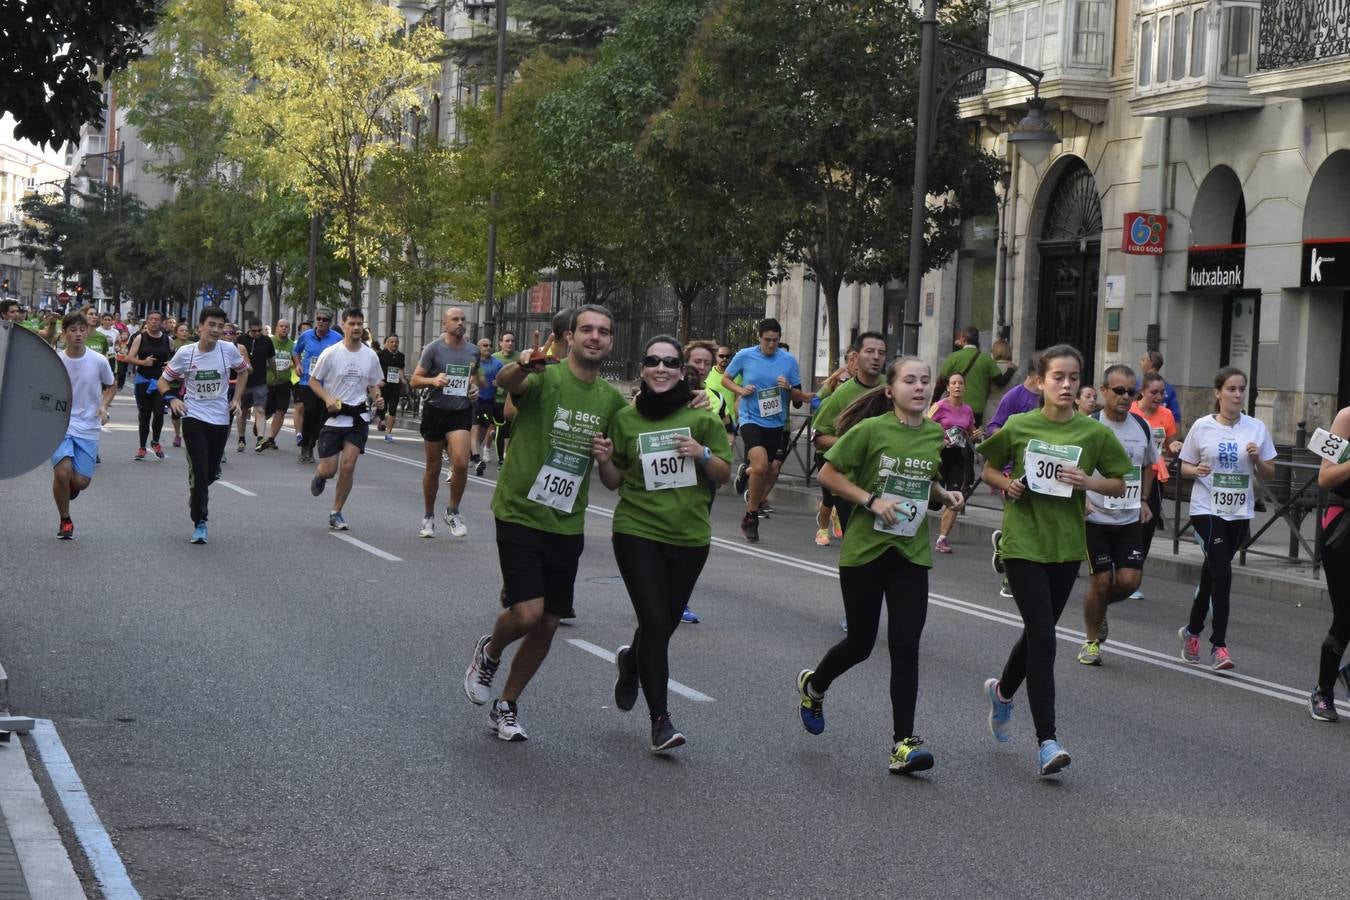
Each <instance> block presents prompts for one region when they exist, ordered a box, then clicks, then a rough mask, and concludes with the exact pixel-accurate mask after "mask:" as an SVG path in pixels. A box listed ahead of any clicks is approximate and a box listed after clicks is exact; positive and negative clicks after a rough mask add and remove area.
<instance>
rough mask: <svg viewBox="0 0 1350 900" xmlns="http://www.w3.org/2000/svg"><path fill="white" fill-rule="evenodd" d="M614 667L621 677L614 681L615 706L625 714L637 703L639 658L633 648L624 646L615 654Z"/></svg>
mask: <svg viewBox="0 0 1350 900" xmlns="http://www.w3.org/2000/svg"><path fill="white" fill-rule="evenodd" d="M614 666H615V668H617V669H618V670H619V677H618V678H616V679H615V680H614V705H615V706H617V707H618V708H619V709H622V710H624V711H625V712H626V711H628V710H630V709H632V708H633V706H634V705H635V704H636V703H637V697H638V688H639V687H640V686H641V685H640V683H639V680H638V670H637V657H636V654H635V653H633V648H632V647H630V646H628V645H627V644H624V645H623V646H622V647H620V648H619V649H618V651H616V652H615V654H614Z"/></svg>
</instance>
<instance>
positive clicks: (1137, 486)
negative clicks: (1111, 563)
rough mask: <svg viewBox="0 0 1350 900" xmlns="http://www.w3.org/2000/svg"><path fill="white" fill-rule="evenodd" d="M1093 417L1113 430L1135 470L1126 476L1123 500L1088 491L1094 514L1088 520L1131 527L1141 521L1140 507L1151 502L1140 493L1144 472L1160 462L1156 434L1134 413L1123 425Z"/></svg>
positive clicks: (1102, 414)
mask: <svg viewBox="0 0 1350 900" xmlns="http://www.w3.org/2000/svg"><path fill="white" fill-rule="evenodd" d="M1093 418H1094V419H1097V420H1098V421H1099V422H1101V423H1102V424H1103V425H1105V426H1106V427H1107V428H1110V429H1111V432H1112V433H1113V434H1114V435H1115V436H1116V440H1118V441H1120V445H1121V446H1122V447H1124V448H1125V455H1126V456H1128V457H1129V458H1130V464H1131V466H1132V468H1131V470H1130V474H1129V475H1126V476H1125V495H1124V496H1123V497H1107V496H1105V495H1103V494H1098V493H1097V492H1096V491H1088V492H1087V498H1088V503H1090V504H1092V512H1090V513H1088V517H1087V520H1088V521H1089V522H1091V523H1093V524H1094V525H1130V524H1132V523H1134V522H1138V521H1139V508H1140V506H1141V505H1142V504H1144V503H1147V502H1148V498H1147V497H1144V496H1141V494H1140V490H1141V483H1142V480H1143V473H1144V472H1147V471H1148V469H1149V467H1150V466H1152V465H1153V464H1154V463H1155V462H1157V461H1158V455H1157V452H1156V451H1155V450H1154V448H1153V431H1152V430H1151V429H1150V428H1149V427H1148V423H1147V422H1145V421H1144V420H1143V419H1142V418H1140V417H1139V416H1137V415H1135V414H1134V413H1127V414H1126V416H1125V421H1124V422H1115V421H1112V419H1111V417H1110V416H1108V415H1106V413H1101V412H1099V413H1097V414H1096V415H1095V416H1093Z"/></svg>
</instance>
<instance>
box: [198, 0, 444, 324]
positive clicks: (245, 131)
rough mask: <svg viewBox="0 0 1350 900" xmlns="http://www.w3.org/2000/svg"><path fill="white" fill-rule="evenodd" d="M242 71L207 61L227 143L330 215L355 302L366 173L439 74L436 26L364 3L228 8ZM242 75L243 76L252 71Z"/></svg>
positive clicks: (286, 2)
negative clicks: (408, 21)
mask: <svg viewBox="0 0 1350 900" xmlns="http://www.w3.org/2000/svg"><path fill="white" fill-rule="evenodd" d="M235 10H236V13H237V16H238V18H237V22H238V29H239V30H238V35H237V37H236V40H237V42H238V43H239V45H240V48H241V50H242V51H243V52H244V53H245V54H246V55H247V59H248V67H247V69H246V70H245V71H240V70H239V69H237V68H235V67H233V66H224V65H219V64H216V63H212V62H211V61H209V60H208V61H206V62H205V63H204V65H206V70H207V72H208V74H209V75H210V77H211V78H212V79H213V81H214V82H215V85H216V87H215V91H214V96H215V98H216V101H217V103H218V104H219V107H220V109H221V110H222V111H223V112H225V113H226V114H227V115H228V117H229V123H230V124H229V128H230V132H229V140H230V141H231V143H232V144H233V145H234V146H235V148H236V149H237V151H238V152H239V153H240V155H241V157H242V158H243V159H244V160H245V162H246V163H251V164H254V165H256V166H257V167H258V169H257V171H258V173H259V175H260V177H261V178H263V179H264V180H265V181H266V182H267V183H270V184H279V185H290V186H294V188H295V189H296V190H297V191H299V192H300V193H301V194H302V195H303V196H304V197H305V198H306V199H307V200H308V202H309V204H310V207H311V209H318V210H331V211H332V213H333V216H332V219H331V221H330V226H329V227H330V231H331V233H332V237H333V239H334V241H335V243H337V244H339V245H340V246H341V247H342V249H343V253H344V255H345V256H346V263H347V277H348V280H349V282H350V294H349V296H350V297H351V299H352V301H353V302H356V301H357V300H358V299H359V298H360V296H361V284H362V274H363V272H364V271H365V269H366V268H367V267H368V266H369V264H370V262H371V260H372V258H373V257H374V255H375V253H376V252H377V247H376V242H375V241H374V239H373V237H372V236H371V235H369V234H367V233H364V232H363V231H362V228H361V223H362V221H363V212H364V210H365V207H366V205H367V204H368V202H369V199H370V198H369V190H368V175H369V172H370V167H371V164H372V163H373V162H374V161H375V160H376V159H377V158H378V157H379V156H380V155H381V154H383V153H385V152H387V151H388V150H389V149H390V146H391V145H390V143H389V142H388V141H387V140H383V138H385V137H386V136H388V135H391V134H394V133H396V132H397V131H398V130H399V122H400V120H401V118H402V116H404V115H405V114H407V113H409V112H411V111H413V110H414V109H415V108H416V107H417V105H418V103H419V96H418V88H420V87H424V86H427V85H429V84H430V83H431V79H432V78H433V77H434V76H435V75H436V73H437V72H438V71H439V66H438V65H437V64H436V63H435V62H432V61H431V60H433V59H434V57H435V56H436V54H437V52H438V51H439V48H440V38H439V35H438V33H437V31H436V29H434V28H415V29H412V30H411V31H410V32H407V33H405V30H404V24H403V19H402V17H401V16H400V15H399V14H398V12H397V11H395V10H394V9H391V8H388V7H385V6H382V5H376V4H374V3H372V2H370V0H235ZM250 73H251V74H250Z"/></svg>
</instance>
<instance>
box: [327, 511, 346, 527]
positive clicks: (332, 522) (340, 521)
mask: <svg viewBox="0 0 1350 900" xmlns="http://www.w3.org/2000/svg"><path fill="white" fill-rule="evenodd" d="M328 527H329V528H331V529H333V530H334V531H346V530H347V520H346V519H344V518H342V513H340V512H330V513H329V514H328Z"/></svg>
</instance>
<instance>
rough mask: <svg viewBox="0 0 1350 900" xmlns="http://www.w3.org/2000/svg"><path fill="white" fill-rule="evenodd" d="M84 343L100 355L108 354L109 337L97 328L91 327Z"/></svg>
mask: <svg viewBox="0 0 1350 900" xmlns="http://www.w3.org/2000/svg"><path fill="white" fill-rule="evenodd" d="M84 345H85V346H86V347H88V348H89V349H90V350H93V351H94V352H95V353H97V354H98V355H99V356H105V357H106V356H107V355H108V339H107V338H106V337H104V336H103V332H101V331H99V330H98V329H97V328H90V329H89V330H88V333H87V334H86V335H85V338H84Z"/></svg>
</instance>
